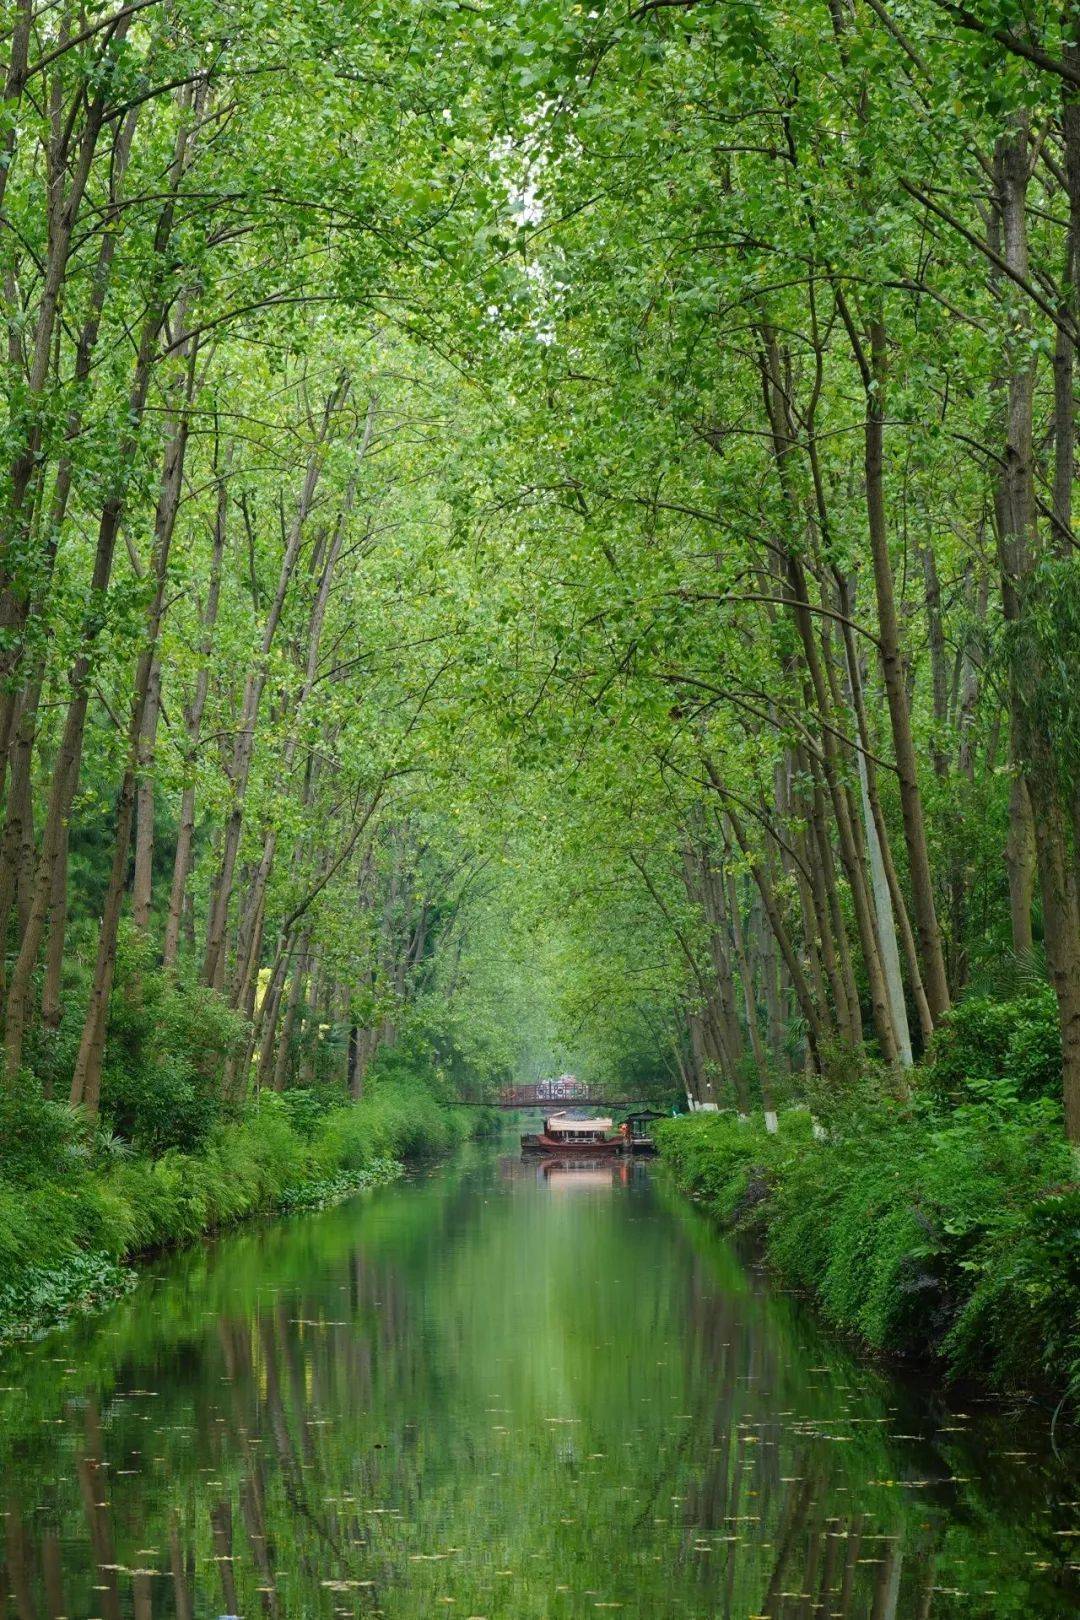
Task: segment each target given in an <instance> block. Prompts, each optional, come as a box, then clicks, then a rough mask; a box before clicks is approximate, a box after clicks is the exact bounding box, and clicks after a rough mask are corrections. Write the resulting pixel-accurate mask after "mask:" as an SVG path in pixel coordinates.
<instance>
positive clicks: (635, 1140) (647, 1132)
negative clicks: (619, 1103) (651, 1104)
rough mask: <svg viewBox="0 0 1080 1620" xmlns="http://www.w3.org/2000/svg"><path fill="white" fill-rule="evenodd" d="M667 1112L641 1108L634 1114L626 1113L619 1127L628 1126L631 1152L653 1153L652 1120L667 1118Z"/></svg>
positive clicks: (654, 1149) (654, 1146) (654, 1150)
mask: <svg viewBox="0 0 1080 1620" xmlns="http://www.w3.org/2000/svg"><path fill="white" fill-rule="evenodd" d="M667 1117H668V1116H667V1114H665V1113H663V1112H662V1111H661V1110H660V1109H657V1108H643V1109H641V1110H640V1111H639V1112H638V1113H636V1114H627V1116H626V1119H625V1120H624V1121H623V1124H622V1126H621V1127H620V1129H625V1128H626V1127H627V1126H629V1145H630V1152H631V1153H655V1152H656V1143H655V1142H654V1141H653V1139H652V1135H651V1131H652V1122H653V1120H656V1119H667Z"/></svg>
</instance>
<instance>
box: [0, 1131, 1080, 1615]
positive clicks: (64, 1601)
mask: <svg viewBox="0 0 1080 1620" xmlns="http://www.w3.org/2000/svg"><path fill="white" fill-rule="evenodd" d="M0 1385H3V1386H4V1388H3V1391H2V1393H0V1477H2V1485H0V1492H2V1498H0V1506H2V1509H3V1513H4V1524H3V1536H2V1538H0V1539H2V1551H0V1559H2V1569H0V1616H4V1617H16V1620H30V1617H31V1616H33V1617H39V1616H41V1617H49V1620H58V1617H61V1616H66V1617H67V1620H90V1617H93V1616H100V1617H102V1620H117V1617H119V1616H125V1617H126V1616H134V1617H136V1620H151V1617H176V1620H204V1617H218V1616H242V1617H244V1620H255V1617H256V1616H260V1615H267V1616H281V1617H282V1620H304V1617H308V1616H311V1617H316V1616H318V1617H326V1620H330V1617H334V1616H354V1615H355V1616H361V1615H386V1616H389V1617H392V1620H406V1617H408V1620H412V1617H419V1616H424V1617H430V1616H439V1615H448V1616H451V1617H452V1616H455V1615H456V1616H459V1617H462V1620H467V1617H470V1616H471V1617H480V1616H483V1617H486V1620H496V1617H506V1620H511V1617H512V1620H531V1617H548V1616H583V1615H592V1614H594V1613H595V1612H596V1611H597V1610H611V1611H613V1612H614V1611H621V1613H622V1615H624V1616H627V1617H630V1616H640V1617H649V1620H662V1617H665V1616H679V1617H688V1620H689V1617H701V1620H704V1617H710V1620H712V1617H715V1616H724V1617H729V1620H751V1617H753V1616H769V1617H771V1620H796V1617H798V1620H817V1617H840V1616H844V1617H848V1620H927V1617H945V1616H965V1617H976V1616H977V1617H980V1620H982V1617H985V1616H995V1617H997V1616H1016V1617H1018V1620H1019V1617H1021V1616H1023V1617H1024V1620H1060V1617H1062V1616H1064V1615H1068V1614H1072V1613H1074V1612H1075V1605H1076V1592H1077V1588H1076V1585H1075V1580H1076V1566H1077V1563H1078V1561H1080V1538H1078V1536H1077V1526H1078V1523H1080V1520H1078V1515H1077V1504H1076V1501H1075V1498H1076V1495H1077V1494H1078V1493H1077V1489H1076V1484H1075V1480H1074V1481H1073V1482H1072V1485H1071V1487H1070V1481H1069V1478H1068V1475H1067V1472H1066V1470H1065V1468H1064V1465H1063V1464H1062V1463H1061V1462H1059V1461H1057V1460H1056V1459H1055V1458H1054V1455H1053V1452H1052V1450H1051V1449H1050V1448H1049V1446H1048V1444H1047V1440H1046V1435H1045V1421H1044V1420H1043V1419H1042V1418H1041V1417H1040V1419H1039V1421H1035V1419H1034V1418H1032V1419H1031V1420H1029V1421H1028V1422H1026V1423H1020V1424H1018V1423H1017V1422H1016V1421H1015V1420H1006V1418H1005V1417H1004V1416H1003V1415H1002V1414H1001V1413H1000V1412H998V1411H997V1410H995V1409H994V1408H993V1407H991V1406H989V1405H985V1404H984V1405H980V1404H976V1403H972V1402H966V1403H963V1402H961V1403H953V1404H951V1405H950V1404H947V1403H946V1402H945V1401H944V1400H943V1399H942V1398H941V1396H940V1395H936V1396H935V1395H934V1394H932V1393H930V1392H927V1391H925V1390H920V1389H919V1388H918V1387H917V1386H914V1385H913V1384H912V1383H911V1382H910V1381H898V1380H897V1379H895V1378H893V1377H891V1376H890V1375H887V1374H885V1373H884V1372H882V1371H880V1370H876V1369H873V1368H868V1367H867V1366H865V1365H861V1364H859V1363H858V1362H857V1361H856V1360H853V1359H852V1358H851V1357H850V1356H849V1355H848V1354H847V1353H846V1352H845V1350H844V1349H843V1348H842V1347H839V1346H838V1345H837V1344H836V1343H835V1341H831V1340H829V1339H828V1338H827V1337H826V1336H825V1335H823V1334H822V1333H821V1332H820V1331H819V1330H818V1328H817V1327H816V1326H815V1324H814V1321H813V1318H812V1317H811V1316H810V1314H809V1313H808V1312H807V1311H806V1310H805V1308H804V1307H802V1306H801V1305H800V1304H798V1303H797V1302H796V1301H794V1300H792V1299H789V1298H786V1297H784V1296H783V1294H782V1293H780V1292H779V1291H778V1290H777V1289H776V1287H775V1286H774V1285H770V1284H769V1283H768V1282H767V1280H766V1279H765V1278H763V1277H762V1276H761V1275H760V1274H759V1273H757V1272H755V1270H754V1269H753V1268H747V1267H746V1266H745V1265H743V1264H742V1263H741V1262H740V1261H739V1260H738V1259H737V1258H736V1256H735V1255H734V1253H733V1252H732V1250H731V1249H730V1248H729V1247H728V1246H727V1245H726V1244H725V1243H724V1242H723V1241H722V1240H720V1239H719V1238H717V1237H716V1236H715V1235H714V1234H713V1233H711V1232H710V1231H709V1229H708V1228H707V1227H706V1226H705V1225H704V1223H703V1222H701V1221H700V1220H699V1219H698V1218H697V1216H696V1215H695V1214H694V1213H693V1211H692V1210H690V1209H689V1208H688V1207H687V1206H685V1205H683V1204H681V1203H680V1201H679V1200H678V1198H677V1197H676V1196H674V1195H671V1194H669V1193H667V1192H666V1190H665V1189H664V1187H663V1185H662V1182H661V1180H660V1178H657V1177H656V1176H655V1175H653V1174H651V1173H650V1170H649V1169H648V1168H647V1167H646V1166H644V1165H640V1164H639V1165H634V1166H627V1167H626V1168H625V1169H622V1170H620V1169H613V1168H611V1167H606V1168H604V1169H592V1170H589V1169H566V1170H559V1169H550V1168H548V1169H547V1170H545V1168H544V1167H543V1166H541V1165H538V1164H527V1165H526V1164H522V1163H521V1162H520V1161H519V1160H518V1159H517V1157H516V1156H515V1155H514V1153H513V1152H512V1151H510V1149H509V1147H508V1146H507V1145H506V1144H502V1145H496V1146H494V1147H492V1148H485V1149H478V1150H470V1151H469V1153H467V1154H466V1155H465V1156H463V1158H462V1159H461V1160H460V1161H456V1162H454V1163H452V1164H450V1165H443V1166H440V1167H438V1168H436V1169H433V1170H431V1171H429V1172H426V1173H423V1174H419V1175H414V1176H412V1177H410V1178H408V1179H407V1180H405V1181H403V1182H402V1183H400V1184H399V1185H397V1186H395V1187H393V1188H390V1189H389V1190H385V1191H382V1192H379V1193H377V1194H374V1195H371V1196H369V1197H366V1198H362V1199H358V1200H355V1201H354V1202H352V1203H350V1204H348V1205H344V1206H342V1207H340V1208H338V1209H335V1210H332V1211H329V1212H327V1213H325V1214H321V1215H314V1216H304V1217H296V1218H293V1219H289V1220H285V1221H281V1222H277V1223H274V1224H270V1225H266V1226H260V1227H257V1228H256V1227H250V1228H247V1229H245V1230H242V1231H240V1232H238V1233H236V1234H234V1235H232V1236H230V1237H227V1238H225V1239H224V1240H222V1241H220V1242H217V1243H214V1244H211V1245H209V1246H207V1247H205V1248H200V1249H198V1250H195V1251H193V1252H189V1253H187V1254H185V1255H182V1256H180V1257H178V1258H174V1259H171V1260H168V1261H164V1262H159V1263H158V1264H156V1265H155V1266H153V1267H152V1268H151V1269H150V1274H148V1275H147V1276H146V1277H145V1279H144V1280H143V1282H142V1283H141V1285H140V1287H139V1288H138V1290H137V1291H136V1292H135V1293H134V1294H133V1295H132V1296H131V1297H130V1298H129V1299H127V1300H126V1301H125V1302H123V1303H122V1304H120V1305H118V1306H116V1307H115V1308H113V1309H112V1310H111V1311H109V1312H107V1313H105V1314H103V1315H101V1316H99V1317H97V1318H96V1319H94V1320H93V1321H86V1322H83V1323H81V1324H78V1325H76V1326H74V1327H72V1328H71V1329H69V1330H68V1331H67V1332H65V1333H62V1334H58V1335H54V1336H52V1337H51V1338H50V1339H48V1340H46V1341H44V1342H43V1343H41V1344H40V1345H37V1346H35V1347H33V1348H31V1349H21V1350H18V1351H16V1352H13V1353H11V1354H9V1355H7V1356H6V1357H5V1358H4V1360H3V1362H2V1364H0Z"/></svg>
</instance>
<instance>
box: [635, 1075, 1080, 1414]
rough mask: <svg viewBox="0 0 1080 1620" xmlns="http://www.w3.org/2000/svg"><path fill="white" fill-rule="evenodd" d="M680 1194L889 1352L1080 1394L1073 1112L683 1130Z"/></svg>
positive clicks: (927, 1106)
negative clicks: (818, 1130) (1068, 1131)
mask: <svg viewBox="0 0 1080 1620" xmlns="http://www.w3.org/2000/svg"><path fill="white" fill-rule="evenodd" d="M657 1136H658V1140H659V1143H660V1147H661V1151H662V1153H663V1155H664V1158H665V1160H666V1161H667V1163H668V1164H669V1165H670V1167H671V1169H672V1172H673V1174H674V1177H675V1180H676V1181H677V1183H678V1185H679V1186H680V1187H681V1188H682V1189H683V1190H684V1191H686V1192H688V1193H690V1194H691V1195H692V1196H693V1197H694V1198H695V1199H696V1200H698V1201H699V1202H700V1203H701V1204H702V1205H703V1206H704V1207H705V1208H706V1209H707V1210H708V1211H709V1212H710V1213H711V1214H712V1215H714V1216H715V1217H716V1218H717V1219H719V1220H720V1221H722V1222H723V1223H724V1224H726V1225H728V1226H732V1227H737V1228H740V1229H743V1230H751V1231H754V1232H756V1233H757V1234H759V1235H760V1237H761V1238H762V1240H763V1242H764V1245H765V1252H766V1255H767V1258H768V1259H769V1260H770V1262H771V1263H772V1264H773V1265H775V1266H776V1267H777V1268H778V1270H779V1271H781V1272H782V1274H783V1275H784V1276H785V1278H786V1279H788V1280H790V1281H791V1282H793V1283H794V1284H795V1285H796V1286H798V1287H801V1288H803V1289H806V1290H807V1291H808V1292H810V1293H812V1294H813V1295H814V1296H815V1298H816V1299H817V1301H818V1302H819V1304H820V1306H821V1307H822V1309H823V1311H824V1313H825V1315H826V1316H827V1318H828V1319H829V1320H830V1321H831V1322H832V1323H833V1324H834V1325H835V1326H837V1327H838V1328H840V1329H842V1330H844V1331H845V1332H848V1333H852V1334H854V1335H857V1336H858V1337H859V1338H861V1339H862V1340H863V1341H864V1342H865V1343H867V1344H868V1345H870V1346H872V1347H873V1348H875V1349H877V1350H883V1351H889V1352H892V1353H895V1354H899V1355H904V1356H910V1357H913V1358H918V1359H920V1360H932V1361H936V1362H937V1363H938V1364H939V1365H940V1366H941V1367H942V1368H943V1369H944V1370H945V1371H946V1373H947V1374H948V1375H949V1376H950V1377H953V1378H957V1377H963V1378H972V1379H975V1380H978V1381H980V1382H982V1383H983V1384H988V1385H990V1386H991V1387H993V1388H995V1389H997V1390H1002V1391H1020V1390H1031V1389H1033V1388H1043V1389H1050V1390H1053V1391H1055V1392H1057V1393H1058V1394H1063V1393H1066V1392H1068V1393H1071V1395H1072V1396H1073V1397H1074V1398H1075V1397H1077V1396H1080V1171H1078V1166H1077V1161H1076V1156H1075V1154H1074V1153H1073V1151H1072V1150H1071V1149H1070V1148H1069V1147H1068V1146H1067V1145H1066V1143H1065V1142H1064V1141H1063V1139H1062V1132H1061V1116H1060V1110H1059V1109H1058V1108H1057V1107H1056V1106H1055V1105H1054V1104H1052V1103H1049V1102H1047V1101H1045V1100H1043V1099H1035V1100H1033V1101H1030V1102H1019V1101H1018V1100H1017V1098H1016V1097H1015V1095H1014V1094H1010V1095H1009V1096H1008V1097H1007V1098H1005V1099H1000V1100H999V1099H995V1098H993V1097H992V1096H987V1097H986V1098H985V1099H984V1100H982V1101H977V1102H972V1103H965V1104H961V1105H960V1106H958V1107H954V1108H952V1109H943V1108H941V1107H940V1105H938V1104H936V1103H935V1102H934V1101H933V1100H932V1099H924V1100H922V1101H917V1102H915V1103H906V1104H905V1103H900V1102H893V1103H891V1104H888V1105H886V1104H884V1103H883V1102H882V1099H881V1098H880V1097H878V1098H877V1099H876V1101H875V1104H874V1106H872V1107H866V1108H863V1109H861V1110H854V1111H849V1112H848V1114H847V1115H846V1117H844V1118H843V1119H842V1120H837V1121H833V1122H830V1125H829V1130H828V1132H827V1133H826V1135H825V1136H824V1138H819V1137H818V1136H816V1135H815V1133H814V1129H813V1126H812V1123H811V1118H810V1115H809V1113H808V1112H807V1111H806V1110H798V1109H793V1110H791V1111H790V1112H788V1113H786V1114H784V1115H782V1116H781V1120H780V1129H779V1131H778V1132H777V1133H776V1134H775V1135H771V1136H770V1135H769V1134H768V1133H767V1132H766V1131H765V1128H764V1125H763V1124H762V1123H759V1122H758V1121H751V1120H740V1119H738V1118H737V1117H736V1116H734V1115H730V1114H697V1115H694V1116H692V1117H690V1118H686V1119H680V1120H669V1121H667V1122H665V1123H663V1124H662V1125H660V1126H659V1127H658V1130H657Z"/></svg>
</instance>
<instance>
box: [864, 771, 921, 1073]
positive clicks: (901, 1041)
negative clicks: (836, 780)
mask: <svg viewBox="0 0 1080 1620" xmlns="http://www.w3.org/2000/svg"><path fill="white" fill-rule="evenodd" d="M855 757H856V759H857V760H858V762H859V789H860V794H861V798H862V813H863V825H864V826H865V828H866V845H867V849H868V851H869V854H870V883H871V886H872V888H873V891H874V910H875V911H876V912H877V921H878V936H879V938H880V941H881V965H882V969H883V971H884V973H885V988H886V990H887V991H888V994H889V1006H890V1008H891V1010H892V1021H893V1028H894V1029H895V1031H896V1044H897V1046H898V1047H899V1050H900V1062H901V1063H902V1064H903V1065H904V1068H905V1069H910V1068H911V1064H912V1061H913V1060H912V1055H911V1031H910V1029H909V1028H908V1016H907V1003H906V1002H905V1000H904V981H903V979H902V978H901V976H900V951H899V948H898V946H897V943H896V916H895V914H894V912H893V903H892V895H891V894H890V893H889V880H888V878H887V877H886V876H885V862H884V861H883V860H882V858H881V842H880V840H879V838H878V834H877V827H876V826H875V824H874V816H873V812H872V810H871V808H870V792H869V789H868V787H867V782H866V760H865V759H864V758H863V754H862V750H861V749H860V748H857V749H856V750H855Z"/></svg>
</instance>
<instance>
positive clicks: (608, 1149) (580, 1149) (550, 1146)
mask: <svg viewBox="0 0 1080 1620" xmlns="http://www.w3.org/2000/svg"><path fill="white" fill-rule="evenodd" d="M536 1145H537V1147H538V1148H539V1149H540V1152H541V1153H557V1154H558V1155H559V1157H560V1159H565V1158H568V1157H569V1156H570V1155H571V1154H581V1155H583V1156H584V1157H586V1158H588V1157H590V1156H595V1155H597V1154H601V1153H618V1152H619V1151H620V1149H621V1148H622V1146H623V1143H622V1138H621V1137H618V1136H614V1137H612V1138H611V1140H610V1141H607V1142H564V1141H562V1140H561V1139H560V1138H559V1137H557V1136H542V1135H541V1136H538V1137H537V1139H536Z"/></svg>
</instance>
